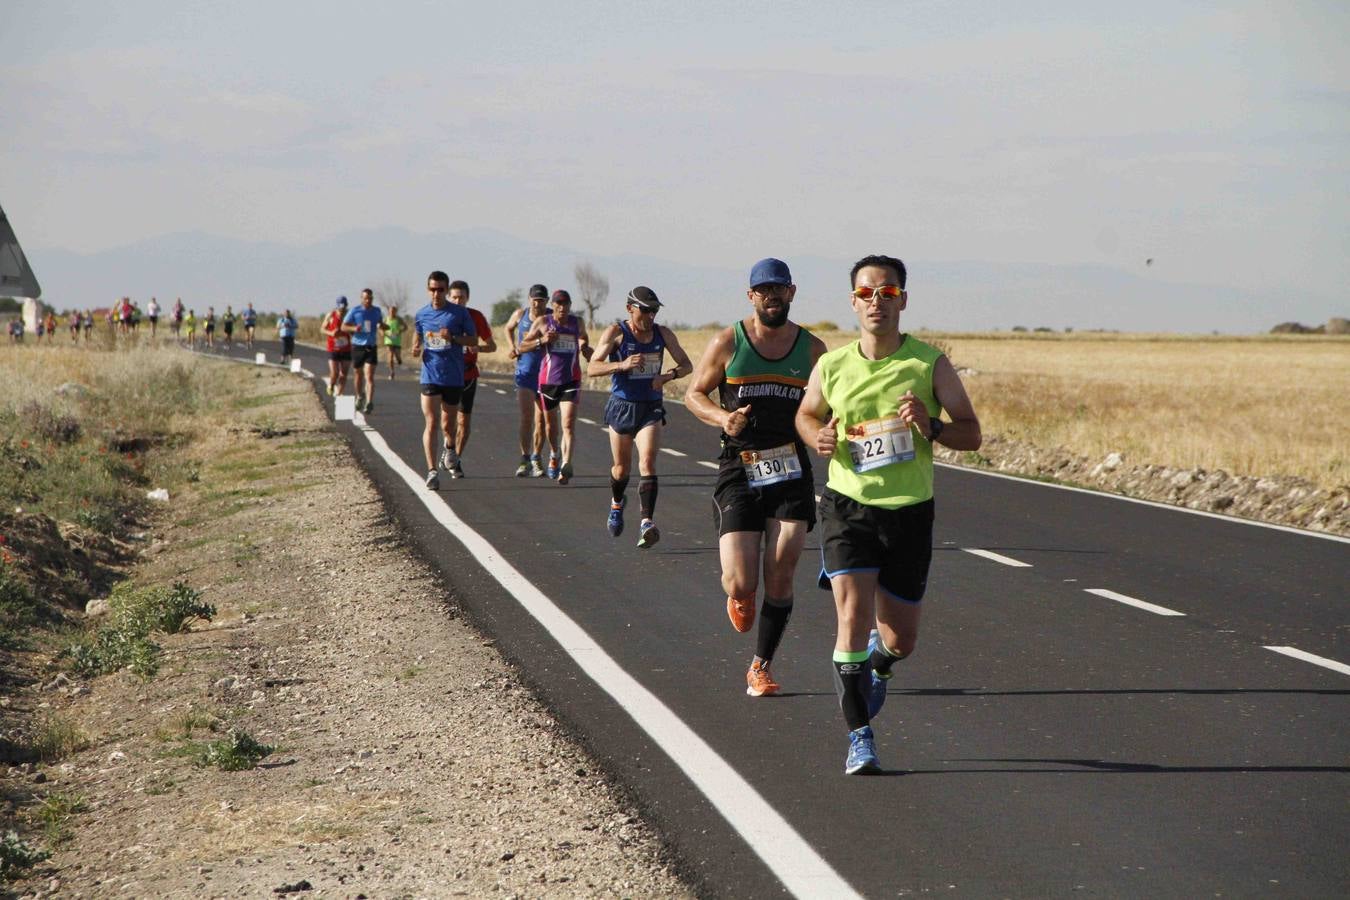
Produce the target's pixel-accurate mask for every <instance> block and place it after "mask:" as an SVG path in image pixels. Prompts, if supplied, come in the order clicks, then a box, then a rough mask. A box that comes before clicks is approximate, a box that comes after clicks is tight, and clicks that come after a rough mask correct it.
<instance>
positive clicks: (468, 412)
mask: <svg viewBox="0 0 1350 900" xmlns="http://www.w3.org/2000/svg"><path fill="white" fill-rule="evenodd" d="M450 302H451V303H453V304H455V305H456V306H459V307H462V308H464V309H465V310H467V311H468V313H469V318H471V319H472V320H473V328H474V332H475V333H476V334H477V335H478V343H477V344H474V345H473V346H466V347H465V348H464V393H463V394H462V395H461V396H460V399H459V413H458V416H457V421H456V423H455V453H454V458H455V466H454V468H453V469H450V470H449V471H450V477H451V478H463V477H464V448H465V447H467V446H468V445H469V426H470V422H471V420H472V418H473V404H474V400H475V398H476V397H477V396H478V354H479V353H495V352H496V350H497V342H496V340H494V339H493V337H492V327H491V326H490V325H488V320H487V317H486V316H484V315H483V314H482V313H481V312H479V311H478V310H476V309H474V308H473V307H471V306H469V283H468V282H467V281H459V280H456V281H452V282H450ZM441 455H442V457H445V452H444V451H442V453H441Z"/></svg>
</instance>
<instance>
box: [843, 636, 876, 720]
mask: <svg viewBox="0 0 1350 900" xmlns="http://www.w3.org/2000/svg"><path fill="white" fill-rule="evenodd" d="M871 686H872V664H871V662H869V661H868V658H867V651H866V650H859V651H857V652H856V653H854V652H851V651H848V650H836V651H834V689H835V693H837V694H838V695H839V709H840V710H842V711H843V713H844V722H845V723H847V725H848V730H849V731H856V730H857V729H859V728H861V727H863V726H864V725H866V724H867V723H868V721H869V720H868V718H867V697H866V696H865V695H864V693H863V691H864V690H865V689H866V688H870V687H871Z"/></svg>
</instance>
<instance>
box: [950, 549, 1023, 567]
mask: <svg viewBox="0 0 1350 900" xmlns="http://www.w3.org/2000/svg"><path fill="white" fill-rule="evenodd" d="M961 549H962V550H964V551H966V552H967V553H971V554H974V555H975V556H983V557H984V558H985V559H992V560H993V561H994V562H996V563H1003V564H1004V565H1005V566H1014V567H1016V568H1019V569H1030V568H1031V563H1024V562H1022V561H1021V560H1020V559H1013V558H1012V557H1011V556H1004V555H1003V554H1001V553H995V552H994V551H992V550H981V549H980V548H979V547H962V548H961Z"/></svg>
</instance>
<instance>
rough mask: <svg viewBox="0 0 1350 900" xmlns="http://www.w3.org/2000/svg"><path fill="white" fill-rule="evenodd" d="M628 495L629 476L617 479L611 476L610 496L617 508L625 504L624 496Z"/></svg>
mask: <svg viewBox="0 0 1350 900" xmlns="http://www.w3.org/2000/svg"><path fill="white" fill-rule="evenodd" d="M626 493H628V476H627V475H625V476H623V478H615V477H614V476H613V475H611V476H610V477H609V495H610V496H611V497H613V498H614V503H615V505H616V506H617V505H618V504H620V503H622V502H623V495H624V494H626Z"/></svg>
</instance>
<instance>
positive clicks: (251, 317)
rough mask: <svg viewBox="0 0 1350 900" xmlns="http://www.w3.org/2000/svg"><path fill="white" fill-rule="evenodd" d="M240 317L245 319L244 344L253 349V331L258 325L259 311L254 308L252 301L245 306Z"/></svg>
mask: <svg viewBox="0 0 1350 900" xmlns="http://www.w3.org/2000/svg"><path fill="white" fill-rule="evenodd" d="M239 318H240V319H242V320H243V321H244V346H245V347H247V348H248V349H250V350H252V349H253V332H254V329H256V328H257V327H258V313H257V312H256V311H255V310H254V309H253V304H252V303H250V304H249V305H248V306H246V307H244V311H243V312H242V313H240V314H239Z"/></svg>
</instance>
